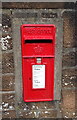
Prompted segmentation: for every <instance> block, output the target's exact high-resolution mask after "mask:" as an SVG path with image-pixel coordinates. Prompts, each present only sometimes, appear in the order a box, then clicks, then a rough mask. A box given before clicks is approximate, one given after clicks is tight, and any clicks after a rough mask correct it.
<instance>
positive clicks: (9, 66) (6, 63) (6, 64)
mask: <svg viewBox="0 0 77 120" xmlns="http://www.w3.org/2000/svg"><path fill="white" fill-rule="evenodd" d="M13 72H14V60H13V53H3V54H2V73H13Z"/></svg>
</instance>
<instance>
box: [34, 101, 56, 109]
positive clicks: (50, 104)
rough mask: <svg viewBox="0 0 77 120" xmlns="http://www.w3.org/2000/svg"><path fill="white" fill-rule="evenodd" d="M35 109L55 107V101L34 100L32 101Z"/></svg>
mask: <svg viewBox="0 0 77 120" xmlns="http://www.w3.org/2000/svg"><path fill="white" fill-rule="evenodd" d="M34 106H35V109H55V108H56V105H55V101H48V102H47V101H45V102H36V103H34Z"/></svg>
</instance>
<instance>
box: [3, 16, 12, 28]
mask: <svg viewBox="0 0 77 120" xmlns="http://www.w3.org/2000/svg"><path fill="white" fill-rule="evenodd" d="M2 25H3V26H9V27H11V18H10V16H9V15H7V14H3V15H2Z"/></svg>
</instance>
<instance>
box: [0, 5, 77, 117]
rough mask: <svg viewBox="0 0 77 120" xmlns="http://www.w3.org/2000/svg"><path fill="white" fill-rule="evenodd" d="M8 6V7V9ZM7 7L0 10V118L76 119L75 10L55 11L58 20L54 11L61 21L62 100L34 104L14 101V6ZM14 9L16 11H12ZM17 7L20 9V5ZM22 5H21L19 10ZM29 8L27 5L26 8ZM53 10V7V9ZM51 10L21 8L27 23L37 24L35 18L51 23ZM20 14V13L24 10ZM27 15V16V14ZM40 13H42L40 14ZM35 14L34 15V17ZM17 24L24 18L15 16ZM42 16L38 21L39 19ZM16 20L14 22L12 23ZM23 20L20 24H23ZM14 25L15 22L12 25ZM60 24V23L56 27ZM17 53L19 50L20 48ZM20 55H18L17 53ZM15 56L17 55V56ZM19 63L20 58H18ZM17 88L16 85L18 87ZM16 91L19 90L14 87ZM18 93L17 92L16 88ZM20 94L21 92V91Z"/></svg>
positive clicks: (15, 99)
mask: <svg viewBox="0 0 77 120" xmlns="http://www.w3.org/2000/svg"><path fill="white" fill-rule="evenodd" d="M8 6H10V5H8ZM8 6H7V4H3V9H2V26H0V28H1V29H2V38H1V49H2V89H1V86H0V94H2V103H1V105H2V107H1V106H0V111H1V110H2V118H77V115H76V87H77V85H76V83H77V82H76V80H77V62H76V61H77V57H76V56H77V41H76V25H77V23H76V18H77V17H76V9H74V8H70V9H64V6H63V5H62V6H63V7H61V5H60V4H59V7H61V8H60V9H59V8H58V9H56V8H55V9H54V10H53V11H54V13H55V14H54V15H55V17H57V11H60V13H61V14H58V15H61V17H60V19H62V20H63V50H62V77H61V78H62V79H61V99H60V100H55V101H51V102H33V103H25V102H24V101H23V99H22V97H20V98H17V93H16V90H17V89H16V86H15V84H17V83H16V80H15V74H16V71H17V69H15V68H16V61H15V58H14V57H15V55H14V54H15V52H16V53H17V51H15V46H14V42H13V26H12V25H13V18H14V17H15V15H16V14H14V13H15V9H16V7H18V5H17V3H15V4H13V3H12V4H11V8H12V9H10V7H9V8H8ZM15 6H16V7H15ZM19 6H20V5H19ZM23 6H24V3H22V8H23ZM28 6H29V5H28ZM52 6H53V5H52ZM52 6H51V8H47V9H46V8H45V7H46V5H45V6H43V7H44V8H43V9H42V5H41V7H39V8H38V9H36V8H34V9H32V11H34V12H31V9H30V8H28V9H26V8H27V6H26V7H25V8H24V10H25V11H27V13H28V14H26V17H25V21H26V23H32V22H35V23H38V18H39V19H40V21H41V22H42V23H47V22H49V23H51V21H50V20H51V19H52V17H53V15H52V14H51V13H52ZM22 8H21V9H19V11H21V10H22V11H23V9H22ZM28 11H29V12H28ZM40 11H42V12H40ZM35 12H36V13H37V14H34V13H35ZM16 16H17V19H18V21H19V22H20V17H21V19H22V18H23V16H24V15H23V14H17V15H16ZM40 16H41V17H40ZM14 20H15V19H14ZM25 21H23V19H22V23H24V22H25ZM15 22H16V21H15ZM59 24H60V23H59ZM19 49H20V48H19ZM19 54H20V53H19ZM17 55H18V54H17ZM20 59H21V58H20ZM18 85H19V83H18ZM17 87H18V86H17ZM19 89H20V88H19ZM21 92H22V91H21Z"/></svg>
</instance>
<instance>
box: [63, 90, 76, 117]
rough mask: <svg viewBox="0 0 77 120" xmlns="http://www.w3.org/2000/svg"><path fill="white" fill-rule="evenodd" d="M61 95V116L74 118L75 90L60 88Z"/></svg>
mask: <svg viewBox="0 0 77 120" xmlns="http://www.w3.org/2000/svg"><path fill="white" fill-rule="evenodd" d="M62 96H63V100H62V104H61V110H62V114H63V118H75V90H70V89H69V90H62Z"/></svg>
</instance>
